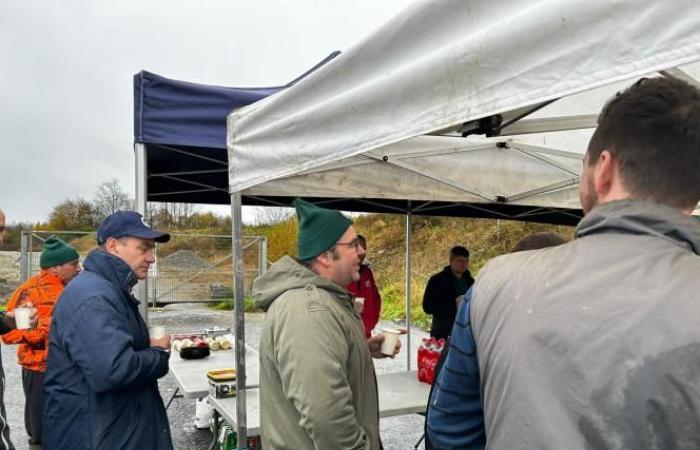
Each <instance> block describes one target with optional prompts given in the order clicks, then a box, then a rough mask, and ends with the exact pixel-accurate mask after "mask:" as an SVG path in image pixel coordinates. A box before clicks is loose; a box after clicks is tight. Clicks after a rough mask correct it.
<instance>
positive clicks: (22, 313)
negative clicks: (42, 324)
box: [15, 308, 32, 330]
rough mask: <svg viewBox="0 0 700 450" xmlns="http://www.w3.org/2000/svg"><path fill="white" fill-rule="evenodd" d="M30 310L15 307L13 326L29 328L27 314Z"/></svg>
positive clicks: (29, 313)
mask: <svg viewBox="0 0 700 450" xmlns="http://www.w3.org/2000/svg"><path fill="white" fill-rule="evenodd" d="M31 313H32V310H31V309H30V308H17V309H15V326H16V327H17V329H18V330H26V329H27V328H31V327H30V326H29V316H30V315H31Z"/></svg>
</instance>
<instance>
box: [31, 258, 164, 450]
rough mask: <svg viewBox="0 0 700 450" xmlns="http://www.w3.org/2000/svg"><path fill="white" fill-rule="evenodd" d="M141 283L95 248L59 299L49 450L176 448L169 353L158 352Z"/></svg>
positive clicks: (47, 386)
mask: <svg viewBox="0 0 700 450" xmlns="http://www.w3.org/2000/svg"><path fill="white" fill-rule="evenodd" d="M135 284H136V277H135V275H134V273H133V272H132V270H131V268H130V267H129V266H128V265H127V264H126V263H125V262H124V261H122V260H121V259H120V258H117V257H115V256H112V255H110V254H108V253H105V252H103V251H101V250H95V251H93V252H92V253H90V254H89V255H88V257H87V258H86V259H85V263H84V270H83V272H81V273H80V274H79V275H78V276H77V277H76V278H75V279H74V280H73V281H72V282H71V283H69V284H68V286H66V288H65V290H64V291H63V293H62V294H61V296H60V297H59V299H58V302H57V304H56V308H55V310H54V314H53V319H52V324H51V333H50V336H49V356H48V360H47V371H46V379H45V383H44V416H43V419H44V420H43V431H44V442H43V448H44V449H45V450H70V449H76V450H77V449H81V450H82V449H101V450H102V449H104V450H107V449H124V450H125V449H139V450H141V449H156V450H160V449H162V450H170V449H172V448H173V446H172V440H171V437H170V427H169V424H168V417H167V415H166V412H165V408H164V406H163V400H162V399H161V396H160V394H159V392H158V381H157V380H158V378H160V377H162V376H164V375H165V374H166V373H168V359H169V353H167V352H165V351H163V350H161V349H157V348H155V347H150V344H149V338H148V329H147V327H146V323H145V322H144V320H143V319H142V318H141V316H140V315H139V312H138V304H139V301H138V300H137V299H136V298H135V297H134V296H133V294H132V293H131V289H132V288H133V287H134V285H135Z"/></svg>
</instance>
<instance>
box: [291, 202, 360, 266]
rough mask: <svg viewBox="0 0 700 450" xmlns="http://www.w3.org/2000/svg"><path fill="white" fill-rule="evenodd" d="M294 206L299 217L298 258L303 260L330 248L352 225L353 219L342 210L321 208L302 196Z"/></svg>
mask: <svg viewBox="0 0 700 450" xmlns="http://www.w3.org/2000/svg"><path fill="white" fill-rule="evenodd" d="M294 207H295V208H296V210H297V217H298V218H299V233H298V234H297V258H298V259H300V260H301V261H306V260H309V259H312V258H315V257H316V256H318V255H320V254H321V253H323V252H324V251H326V250H328V249H329V248H330V247H331V246H333V244H335V243H336V242H338V239H340V236H342V235H343V233H345V232H346V231H347V229H348V228H349V227H350V225H352V220H350V219H348V218H347V217H345V216H344V215H342V214H341V213H340V212H338V211H333V210H330V209H324V208H319V207H318V206H316V205H314V204H311V203H309V202H307V201H304V200H302V199H300V198H297V199H295V200H294Z"/></svg>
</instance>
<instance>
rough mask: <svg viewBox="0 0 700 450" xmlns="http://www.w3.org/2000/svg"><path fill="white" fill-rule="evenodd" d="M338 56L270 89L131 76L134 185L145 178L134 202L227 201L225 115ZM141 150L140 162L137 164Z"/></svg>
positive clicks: (288, 85) (221, 202) (145, 72)
mask: <svg viewBox="0 0 700 450" xmlns="http://www.w3.org/2000/svg"><path fill="white" fill-rule="evenodd" d="M338 54H340V52H338V51H336V52H333V53H331V54H330V55H328V57H326V58H325V59H324V60H323V61H321V62H320V63H318V64H317V65H316V66H314V67H312V68H311V69H310V70H309V71H307V72H306V73H304V74H303V75H301V76H300V77H298V78H296V79H295V80H293V81H291V82H290V83H288V84H286V85H284V86H275V87H263V88H235V87H221V86H209V85H204V84H197V83H190V82H187V81H178V80H171V79H168V78H165V77H162V76H160V75H156V74H154V73H151V72H147V71H141V72H139V73H137V74H136V75H134V143H135V145H136V150H137V185H138V184H139V181H140V180H141V179H143V178H145V183H144V186H143V187H144V188H145V192H142V193H140V192H137V201H139V200H142V201H145V200H148V201H163V202H182V203H206V204H229V203H230V201H231V198H230V196H229V190H228V152H227V149H226V117H227V116H228V114H229V113H230V112H231V111H232V110H234V109H236V108H240V107H242V106H245V105H248V104H251V103H254V102H256V101H258V100H260V99H263V98H265V97H267V96H269V95H272V94H274V93H276V92H279V91H280V90H282V89H285V88H287V87H290V86H292V85H294V84H295V83H296V82H297V81H299V80H300V79H302V78H304V77H305V76H306V75H308V74H309V73H311V72H313V71H314V70H316V69H317V68H319V67H321V66H322V65H324V64H326V63H327V62H328V61H330V60H331V59H333V58H335V57H336V56H337V55H338ZM141 150H142V151H143V163H145V164H143V163H142V164H139V157H138V153H139V151H141ZM140 166H143V167H140ZM139 172H143V173H141V174H139ZM139 194H145V197H144V198H139Z"/></svg>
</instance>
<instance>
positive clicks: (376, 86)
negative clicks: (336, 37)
mask: <svg viewBox="0 0 700 450" xmlns="http://www.w3.org/2000/svg"><path fill="white" fill-rule="evenodd" d="M699 59H700V4H699V3H697V2H696V1H695V0H678V1H674V2H659V1H651V0H649V1H612V0H594V1H578V0H542V1H532V0H517V1H514V0H502V1H498V0H472V1H457V0H455V1H444V0H439V1H423V2H418V3H415V4H413V5H411V6H410V7H409V8H408V9H406V10H405V11H404V12H402V13H401V14H399V15H398V16H396V17H395V18H394V19H393V20H392V21H390V22H389V23H387V24H386V25H385V26H384V27H382V28H381V29H379V30H377V31H376V32H375V33H374V34H372V35H370V36H369V37H367V38H366V39H365V40H364V41H362V42H360V43H359V44H357V45H356V46H354V47H352V48H351V49H349V50H348V51H346V52H345V53H343V54H341V55H340V56H339V57H337V58H336V59H335V60H334V61H332V62H331V63H329V64H328V65H327V66H325V67H324V68H323V69H321V70H319V71H317V72H315V73H313V74H311V75H310V76H308V77H307V78H306V79H304V80H302V81H301V82H300V83H298V84H297V85H296V86H294V87H292V88H290V89H287V90H285V91H283V92H280V93H279V94H276V95H274V96H272V97H269V98H267V99H264V100H262V101H260V102H258V103H254V104H252V105H250V106H247V107H245V108H242V109H239V110H237V111H234V112H233V113H231V115H230V116H229V119H228V147H229V182H230V191H231V192H232V193H233V192H241V193H243V194H244V195H252V194H256V195H287V196H289V195H307V196H308V195H313V196H317V197H323V196H327V197H333V196H336V197H337V196H343V197H349V198H352V197H354V196H357V197H363V198H385V197H386V198H397V199H398V198H401V199H403V198H405V199H420V200H427V201H430V200H433V199H440V200H448V201H451V200H454V201H461V202H477V203H478V202H495V201H504V200H505V201H507V202H513V203H515V204H527V205H547V206H552V207H562V208H570V207H577V205H578V200H577V198H576V196H575V195H574V193H575V184H576V180H575V178H576V176H577V174H578V171H579V170H580V156H579V159H578V160H576V164H573V161H574V160H575V159H576V157H575V155H567V154H564V153H562V154H557V152H556V151H554V150H550V151H548V150H546V149H539V150H538V149H533V148H526V147H524V146H519V145H518V144H515V143H512V144H511V145H510V147H509V148H507V149H503V148H499V147H494V146H493V145H492V146H491V147H490V148H488V149H485V148H484V147H479V145H481V144H480V143H476V144H475V143H474V142H464V141H459V140H457V139H455V138H446V137H435V138H430V137H421V138H418V139H409V138H413V137H415V136H421V135H425V134H430V133H436V134H439V133H442V132H448V131H455V130H457V131H463V130H464V128H463V126H462V124H465V123H467V122H470V121H473V120H475V119H480V118H484V117H489V116H491V115H494V114H499V113H500V114H502V115H503V118H504V119H503V120H504V124H506V125H507V124H508V122H509V120H510V119H517V118H519V116H520V115H522V114H521V112H522V108H526V107H530V109H532V107H533V106H536V105H539V104H542V103H543V102H548V101H551V100H554V99H557V98H560V97H563V96H567V95H571V94H575V93H579V92H583V91H586V90H589V89H593V88H596V87H599V86H604V85H607V84H611V83H615V82H618V81H622V80H630V79H634V78H636V77H639V76H642V75H646V74H649V73H654V72H656V71H659V70H664V69H669V68H673V67H677V66H679V65H682V64H687V63H691V62H693V61H697V60H699ZM594 119H595V117H594V116H593V117H586V118H570V119H569V121H568V122H566V121H564V122H559V123H558V124H555V126H553V127H551V128H550V129H556V128H557V127H558V126H559V127H562V124H563V125H564V126H563V128H582V127H586V126H588V127H590V126H592V125H593V124H594ZM519 125H521V123H518V122H516V123H515V124H514V125H512V128H514V129H515V128H517V127H518V126H519ZM543 125H544V126H545V127H546V126H549V125H551V124H549V125H548V124H540V126H543ZM536 128H537V127H536V126H535V129H536ZM503 130H504V131H506V130H508V127H504V129H503ZM521 131H522V132H531V131H532V130H528V129H527V127H524V128H522V130H521ZM504 134H505V133H504ZM510 134H518V133H516V132H515V130H514V133H510ZM406 139H409V140H408V141H406ZM402 141H403V142H402ZM455 142H459V143H457V144H455ZM395 143H399V144H396V145H391V146H389V147H386V148H385V149H382V148H381V147H384V146H387V145H389V144H395ZM450 149H452V150H450ZM412 152H413V153H418V154H421V153H422V154H423V155H424V156H418V157H411V156H410V154H411V153H412ZM431 152H437V153H435V155H433V156H431V157H430V158H428V157H427V156H428V155H430V154H431ZM450 152H452V153H451V154H452V157H450ZM528 152H529V153H528ZM487 154H488V156H486V155H487ZM384 156H388V161H387V162H388V164H387V163H386V162H383V161H382V158H383V157H384ZM341 169H342V170H341ZM458 171H459V174H458ZM341 174H342V175H344V177H339V175H341ZM450 174H451V176H450ZM458 175H459V176H458ZM467 176H468V177H470V179H465V177H467Z"/></svg>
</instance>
